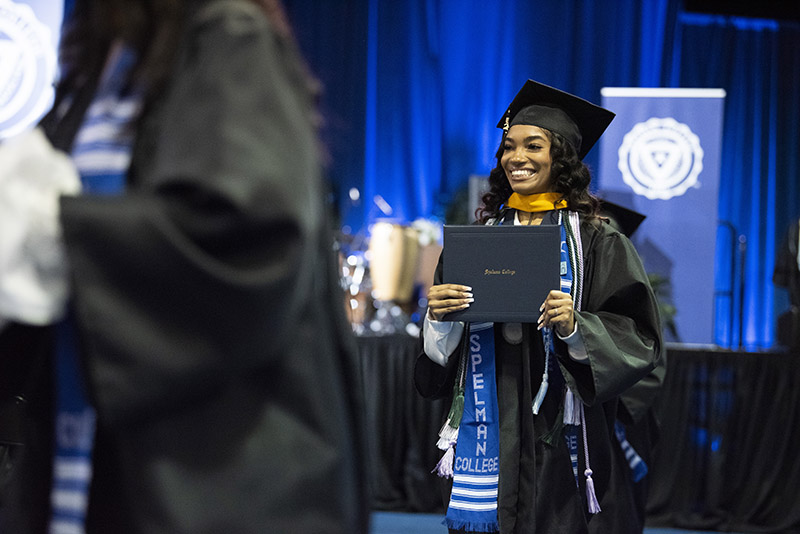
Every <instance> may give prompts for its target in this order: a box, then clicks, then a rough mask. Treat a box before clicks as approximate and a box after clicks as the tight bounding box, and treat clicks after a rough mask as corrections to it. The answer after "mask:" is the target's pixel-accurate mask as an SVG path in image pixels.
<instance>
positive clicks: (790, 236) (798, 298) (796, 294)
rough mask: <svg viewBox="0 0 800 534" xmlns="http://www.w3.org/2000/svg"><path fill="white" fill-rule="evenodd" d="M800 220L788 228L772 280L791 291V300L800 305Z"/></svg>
mask: <svg viewBox="0 0 800 534" xmlns="http://www.w3.org/2000/svg"><path fill="white" fill-rule="evenodd" d="M798 232H800V222H799V221H797V220H795V221H793V222H792V224H790V225H789V228H787V230H786V233H785V234H784V236H783V239H782V240H781V245H780V247H779V248H778V254H777V255H776V257H775V270H774V271H773V273H772V281H773V283H774V284H775V285H777V286H779V287H783V288H785V289H787V290H788V291H789V302H790V303H791V305H792V306H797V307H800V266H798V264H797V239H798Z"/></svg>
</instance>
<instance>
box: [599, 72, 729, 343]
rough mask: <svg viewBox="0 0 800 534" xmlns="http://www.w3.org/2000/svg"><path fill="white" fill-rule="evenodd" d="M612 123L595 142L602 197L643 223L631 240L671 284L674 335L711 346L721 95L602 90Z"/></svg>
mask: <svg viewBox="0 0 800 534" xmlns="http://www.w3.org/2000/svg"><path fill="white" fill-rule="evenodd" d="M601 93H602V105H603V107H606V108H608V109H610V110H612V111H613V112H615V113H616V114H617V117H616V118H615V119H614V121H613V122H612V123H611V126H609V128H608V130H606V132H605V134H603V137H602V138H601V139H600V166H599V169H598V172H597V181H598V183H599V196H601V197H603V198H604V199H606V200H609V201H611V202H614V203H616V204H619V205H621V206H623V207H626V208H629V209H632V210H634V211H637V212H639V213H641V214H643V215H645V216H646V217H647V218H646V219H645V221H644V222H643V223H642V224H641V226H640V227H639V228H638V229H637V230H636V233H635V234H634V235H633V237H632V239H633V242H634V244H635V245H636V248H637V250H638V252H639V255H640V256H641V257H642V261H643V262H644V266H645V269H646V270H647V272H648V273H650V274H655V275H660V276H661V277H663V278H666V279H667V280H668V281H669V286H670V293H671V295H662V296H661V297H662V298H664V299H665V300H666V301H667V302H669V303H671V304H673V305H674V306H675V308H676V310H677V313H676V315H675V326H676V331H677V336H674V335H672V334H671V333H670V332H669V331H667V330H665V332H664V336H665V340H667V341H675V342H682V343H699V344H711V343H713V340H714V298H715V285H714V266H715V250H716V238H717V225H718V221H717V217H718V216H717V205H718V190H719V181H720V157H721V153H722V152H721V148H722V121H723V110H724V100H725V91H724V90H722V89H660V88H624V87H606V88H603V89H602V91H601Z"/></svg>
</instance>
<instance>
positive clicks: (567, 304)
mask: <svg viewBox="0 0 800 534" xmlns="http://www.w3.org/2000/svg"><path fill="white" fill-rule="evenodd" d="M539 311H541V312H542V315H541V316H540V317H539V326H538V328H539V330H541V329H542V328H544V327H550V328H555V330H556V332H557V333H558V335H559V336H561V337H566V336H568V335H570V334H571V333H572V331H573V330H575V313H574V310H573V306H572V297H571V296H570V295H569V293H564V292H563V291H556V290H555V289H554V290H553V291H551V292H550V293H548V294H547V298H546V299H545V301H544V304H542V305H541V307H540V308H539Z"/></svg>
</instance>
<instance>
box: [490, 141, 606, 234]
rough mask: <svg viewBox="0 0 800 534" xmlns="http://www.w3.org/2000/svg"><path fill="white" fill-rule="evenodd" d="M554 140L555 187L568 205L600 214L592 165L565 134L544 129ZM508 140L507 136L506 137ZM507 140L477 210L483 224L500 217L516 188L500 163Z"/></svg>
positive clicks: (553, 166)
mask: <svg viewBox="0 0 800 534" xmlns="http://www.w3.org/2000/svg"><path fill="white" fill-rule="evenodd" d="M542 131H544V132H545V133H546V134H547V137H548V139H549V140H550V158H551V160H552V163H551V166H550V176H551V179H552V180H553V190H554V191H555V192H556V193H561V195H562V196H561V198H562V199H565V200H566V201H567V208H568V209H570V210H572V211H577V212H579V213H583V214H586V215H590V216H594V215H596V214H597V210H598V207H599V201H598V200H597V198H595V197H594V196H593V195H592V194H591V193H589V183H590V182H591V180H592V177H591V174H590V173H589V168H588V167H587V166H586V165H585V164H584V163H583V161H581V159H580V158H579V157H578V153H577V152H576V151H575V148H574V147H573V146H572V145H571V144H570V143H568V142H567V141H566V139H564V138H563V137H562V136H561V135H559V134H557V133H554V132H551V131H549V130H546V129H544V128H542ZM503 141H505V138H503ZM503 141H501V143H500V150H499V151H498V152H497V166H496V167H495V168H494V169H492V172H491V173H489V191H488V192H487V193H486V194H484V195H483V197H482V198H481V201H482V206H481V207H479V208H478V209H477V210H476V211H475V218H476V219H478V220H479V221H480V222H481V223H482V224H485V223H486V221H487V220H489V219H491V218H498V217H500V214H501V212H502V207H503V206H504V204H505V203H506V202H507V201H508V197H510V196H511V193H513V192H514V191H513V190H512V189H511V184H509V183H508V178H506V173H505V171H504V170H503V167H502V166H501V165H500V158H501V157H502V155H503V149H502V147H503Z"/></svg>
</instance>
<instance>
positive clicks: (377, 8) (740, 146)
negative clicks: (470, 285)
mask: <svg viewBox="0 0 800 534" xmlns="http://www.w3.org/2000/svg"><path fill="white" fill-rule="evenodd" d="M285 4H286V7H287V11H288V12H289V15H290V19H291V20H292V23H293V25H294V26H295V29H296V31H297V33H298V37H299V40H300V44H301V48H303V51H304V52H305V54H306V56H307V58H308V60H309V62H310V63H311V66H312V70H314V72H315V73H316V74H317V76H318V77H319V78H320V80H321V81H322V83H323V86H324V91H325V92H324V94H323V98H322V102H323V110H324V111H325V116H326V119H327V121H328V128H327V129H326V136H325V139H326V143H327V145H328V147H329V151H330V153H331V165H330V176H331V181H332V182H333V184H334V186H335V188H336V190H337V193H336V199H337V201H338V204H339V210H340V213H341V214H342V220H343V224H344V225H346V226H348V227H349V228H352V231H354V232H355V231H358V230H362V231H363V230H364V229H365V228H366V227H367V226H368V225H369V223H370V222H372V221H373V220H374V219H375V218H376V217H378V216H381V217H384V216H386V212H382V211H379V210H378V209H377V206H376V204H375V203H374V199H375V198H376V197H381V198H383V199H384V200H385V201H386V202H387V203H388V204H389V205H390V206H391V208H392V212H391V217H392V218H394V219H395V220H397V221H398V222H401V223H405V222H409V221H412V220H414V219H416V218H418V217H442V215H443V213H444V211H445V208H446V205H447V204H448V202H450V201H451V199H452V198H453V196H454V195H455V194H456V193H457V192H458V191H459V190H461V189H463V188H464V187H465V185H466V182H467V180H468V177H469V175H471V174H488V172H489V170H491V168H492V166H493V163H494V160H493V156H494V152H495V150H496V148H497V144H498V143H499V140H500V132H499V130H497V129H496V128H495V125H496V123H497V121H498V120H499V119H500V117H501V116H502V114H503V111H504V110H505V109H504V107H505V105H506V104H507V103H508V102H509V101H510V99H511V98H512V97H513V96H514V94H515V93H516V91H517V89H518V88H519V87H520V86H522V84H523V82H524V81H525V80H526V79H527V78H533V79H536V80H538V81H541V82H543V83H546V84H549V85H553V86H556V87H559V88H562V89H564V90H566V91H570V92H573V93H575V94H577V95H579V96H582V97H584V98H586V99H588V100H592V101H595V102H599V101H600V89H601V88H602V87H604V86H613V87H621V86H623V87H624V86H634V87H635V86H640V87H701V88H722V89H725V91H726V92H727V98H726V105H725V126H724V133H723V156H722V169H723V170H722V173H723V175H722V177H721V187H720V199H719V200H720V202H719V213H718V214H709V221H708V223H709V224H710V225H716V224H717V223H718V221H724V224H725V226H721V227H720V231H719V233H720V240H719V245H718V247H717V250H716V251H709V254H716V258H717V259H716V266H717V268H716V285H717V288H718V290H720V293H721V297H720V298H718V299H717V300H718V302H717V303H716V305H717V309H716V327H715V328H716V332H715V339H716V341H717V343H718V344H719V345H720V346H723V347H731V348H736V347H738V346H744V347H747V348H748V349H749V350H758V349H765V348H770V347H772V346H773V345H774V340H775V332H774V325H775V321H776V317H777V315H778V314H779V313H780V312H781V311H783V310H784V309H786V308H787V307H788V298H787V295H786V293H785V292H784V291H783V290H777V291H776V289H775V288H774V287H773V284H772V281H771V277H772V267H773V264H774V257H775V252H776V248H777V245H778V243H779V242H780V239H781V237H782V235H783V233H784V231H785V229H786V228H787V226H788V224H789V222H790V221H791V220H792V219H796V218H797V217H798V216H800V192H798V179H800V169H798V146H800V136H799V134H798V126H797V120H796V119H797V117H798V116H800V109H798V108H800V100H799V99H800V25H798V24H797V23H796V22H795V23H793V22H778V21H769V20H762V19H745V18H737V17H730V16H717V15H700V14H692V13H686V12H684V11H683V8H682V2H681V1H680V0H653V1H648V2H640V1H638V0H604V1H599V2H584V1H581V0H541V1H536V2H530V1H527V0H518V1H513V0H505V1H503V2H486V1H485V0H458V1H456V0H427V1H426V0H408V1H403V2H397V1H395V0H341V1H337V2H322V1H319V0H285ZM596 158H597V154H596V151H593V152H592V153H590V154H589V155H588V156H587V158H586V161H587V163H588V164H589V165H590V167H592V168H596V166H597V165H596V163H597V159H596ZM600 179H602V177H600ZM701 179H702V176H701ZM351 188H357V189H358V190H359V191H360V192H361V198H360V199H359V200H358V201H353V200H351V199H350V197H348V190H349V189H351ZM739 236H745V237H746V241H747V242H746V245H747V248H746V253H745V255H744V261H743V262H742V261H740V260H739V258H738V254H739V250H740V246H739V244H738V241H737V239H738V237H739ZM676 238H677V237H676ZM740 295H741V296H742V298H740ZM740 317H741V321H740ZM739 332H741V336H740V334H739Z"/></svg>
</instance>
